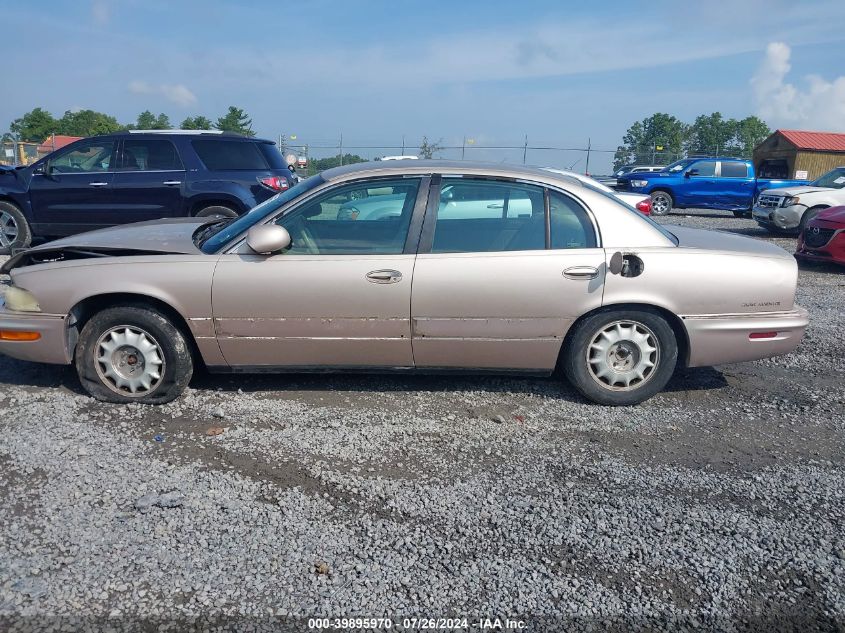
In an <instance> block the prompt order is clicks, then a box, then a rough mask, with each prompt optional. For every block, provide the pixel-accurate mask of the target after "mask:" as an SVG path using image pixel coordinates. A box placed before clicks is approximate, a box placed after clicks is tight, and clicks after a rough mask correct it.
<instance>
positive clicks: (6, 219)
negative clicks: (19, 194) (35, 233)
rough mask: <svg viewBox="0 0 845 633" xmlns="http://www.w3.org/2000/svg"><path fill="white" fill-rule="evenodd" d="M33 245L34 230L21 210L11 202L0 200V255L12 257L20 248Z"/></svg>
mask: <svg viewBox="0 0 845 633" xmlns="http://www.w3.org/2000/svg"><path fill="white" fill-rule="evenodd" d="M31 243H32V230H31V229H30V228H29V222H27V221H26V218H25V217H24V215H23V213H21V210H20V209H18V208H17V207H16V206H15V205H13V204H12V203H11V202H6V201H5V200H0V255H11V253H12V251H13V250H15V249H18V248H28V247H29V245H30V244H31Z"/></svg>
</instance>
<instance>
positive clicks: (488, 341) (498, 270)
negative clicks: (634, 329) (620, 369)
mask: <svg viewBox="0 0 845 633" xmlns="http://www.w3.org/2000/svg"><path fill="white" fill-rule="evenodd" d="M441 191H442V192H443V194H444V195H443V196H442V197H441V198H440V199H439V200H433V201H432V203H430V204H429V207H428V212H427V214H426V220H425V227H424V230H423V237H422V240H421V246H420V253H419V255H418V256H417V262H416V265H415V267H414V290H413V296H412V300H411V316H412V325H413V348H414V361H415V364H416V366H417V367H419V368H426V367H428V368H490V369H493V368H506V369H520V370H541V371H550V370H551V369H553V368H554V366H555V364H556V362H557V358H558V353H559V351H560V347H561V343H562V341H563V336H564V335H565V333H566V331H567V330H568V328H569V326H570V325H571V324H572V322H573V321H574V320H575V319H576V318H577V317H578V316H580V315H581V314H583V313H584V312H586V311H588V310H590V309H593V308H597V307H599V306H600V305H601V301H602V288H603V284H604V275H605V264H604V251H603V250H602V249H601V248H598V247H597V240H596V234H595V230H594V228H593V225H592V223H591V221H590V219H589V216H588V214H587V212H586V211H585V210H584V208H583V207H581V205H580V204H579V203H578V202H576V201H575V200H574V199H572V198H570V197H569V196H567V195H565V194H563V193H559V192H555V191H550V192H548V193H547V192H546V191H545V190H544V189H543V188H542V187H539V186H534V185H529V184H522V183H513V182H505V181H494V180H487V179H485V180H472V179H469V178H461V179H457V178H454V179H452V178H444V179H443V181H442V187H441ZM546 195H548V198H547V199H546V198H545V197H544V196H546ZM546 205H548V216H549V222H548V225H549V231H548V236H547V231H546V228H547V222H546ZM492 209H498V213H497V215H496V216H495V217H494V216H491V210H492ZM432 216H435V217H432ZM432 222H433V226H432Z"/></svg>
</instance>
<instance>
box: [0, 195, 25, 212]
mask: <svg viewBox="0 0 845 633" xmlns="http://www.w3.org/2000/svg"><path fill="white" fill-rule="evenodd" d="M0 202H6V203H8V204H11V205H12V206H13V207H15V208H16V209H17V210H18V211H20V212H21V213H23V209H22V208H21V205H19V204H18V203H17V202H15V200H14V199H13V198H10V197H9V196H3V195H0Z"/></svg>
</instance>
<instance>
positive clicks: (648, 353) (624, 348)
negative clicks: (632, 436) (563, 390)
mask: <svg viewBox="0 0 845 633" xmlns="http://www.w3.org/2000/svg"><path fill="white" fill-rule="evenodd" d="M562 361H563V362H562V366H563V370H564V372H565V374H566V376H567V378H569V381H570V382H571V383H572V385H573V386H574V387H575V388H576V389H577V390H578V392H579V393H581V395H583V396H584V397H585V398H587V399H588V400H592V401H593V402H596V403H598V404H604V405H610V406H627V405H633V404H639V403H640V402H643V401H644V400H647V399H649V398H651V397H652V396H653V395H654V394H656V393H658V392H659V391H661V390H662V389H663V387H665V386H666V383H667V382H669V379H670V378H671V377H672V374H673V373H674V371H675V365H676V364H677V362H678V343H677V341H676V339H675V332H674V331H673V330H672V327H671V326H670V325H669V324H668V323H667V322H666V319H664V318H663V317H662V316H661V315H660V314H659V313H658V312H657V311H654V310H649V309H646V308H641V309H631V310H606V311H602V312H598V313H596V314H593V315H591V316H588V317H587V318H585V319H583V320H582V321H580V322H579V323H578V324H576V325H575V326H574V329H573V331H572V332H571V333H570V335H569V337H568V338H567V343H566V346H565V348H564V350H563V358H562Z"/></svg>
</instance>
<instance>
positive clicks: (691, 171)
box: [684, 169, 698, 178]
mask: <svg viewBox="0 0 845 633" xmlns="http://www.w3.org/2000/svg"><path fill="white" fill-rule="evenodd" d="M690 176H698V170H697V169H688V170H687V172H686V173H685V174H684V178H689V177H690Z"/></svg>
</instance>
